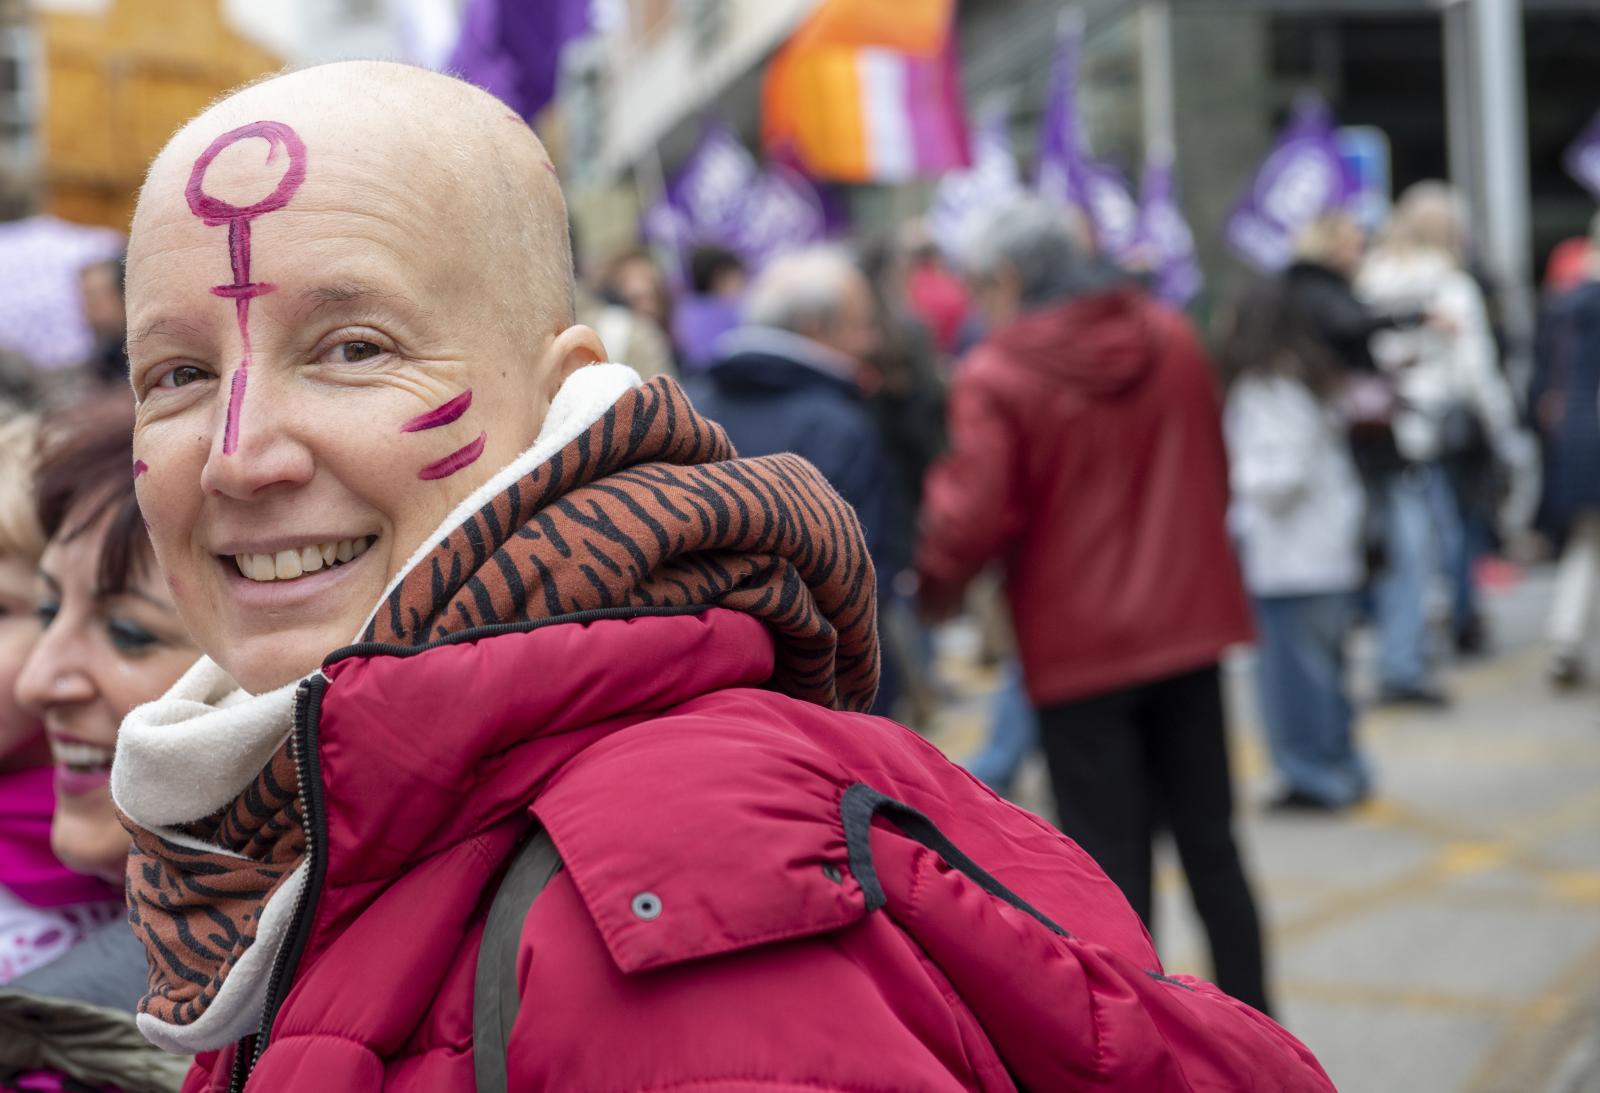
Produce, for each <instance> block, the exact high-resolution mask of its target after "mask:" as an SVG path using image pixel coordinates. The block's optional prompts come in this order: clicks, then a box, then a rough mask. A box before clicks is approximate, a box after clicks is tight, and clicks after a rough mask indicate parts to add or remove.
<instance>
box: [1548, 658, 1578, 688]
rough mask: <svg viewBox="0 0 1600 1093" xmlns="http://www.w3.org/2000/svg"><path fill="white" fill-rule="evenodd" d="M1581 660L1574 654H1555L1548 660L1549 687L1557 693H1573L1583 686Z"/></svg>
mask: <svg viewBox="0 0 1600 1093" xmlns="http://www.w3.org/2000/svg"><path fill="white" fill-rule="evenodd" d="M1583 677H1584V671H1583V658H1581V657H1579V656H1578V655H1577V654H1576V653H1557V654H1556V655H1555V656H1554V657H1552V658H1551V660H1550V685H1551V686H1552V687H1554V688H1555V689H1556V690H1558V691H1574V690H1577V689H1578V688H1579V687H1581V686H1582V685H1583Z"/></svg>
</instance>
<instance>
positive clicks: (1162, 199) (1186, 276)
mask: <svg viewBox="0 0 1600 1093" xmlns="http://www.w3.org/2000/svg"><path fill="white" fill-rule="evenodd" d="M1172 170H1173V165H1172V156H1171V154H1170V153H1165V152H1163V153H1160V154H1157V155H1152V156H1150V157H1148V158H1147V159H1146V160H1145V164H1144V178H1143V180H1142V184H1141V187H1140V189H1141V191H1142V192H1141V194H1140V204H1141V208H1140V210H1139V243H1138V250H1139V252H1140V256H1141V258H1142V259H1143V261H1144V263H1145V265H1146V266H1147V267H1148V269H1149V270H1150V272H1151V274H1152V275H1153V276H1154V278H1155V290H1156V295H1157V296H1160V297H1161V298H1162V299H1163V300H1166V301H1167V302H1168V303H1171V304H1176V305H1177V306H1179V307H1182V306H1183V305H1184V304H1187V303H1188V302H1189V301H1190V300H1192V299H1194V298H1195V296H1196V295H1197V294H1198V293H1199V291H1200V288H1201V286H1202V285H1203V284H1204V283H1205V280H1204V278H1203V277H1202V276H1201V273H1200V266H1199V263H1197V262H1196V261H1195V254H1194V234H1193V233H1192V232H1191V231H1190V230H1189V225H1188V223H1187V222H1186V221H1185V220H1184V219H1183V210H1182V209H1180V208H1178V199H1177V195H1176V193H1175V192H1174V186H1173V179H1172Z"/></svg>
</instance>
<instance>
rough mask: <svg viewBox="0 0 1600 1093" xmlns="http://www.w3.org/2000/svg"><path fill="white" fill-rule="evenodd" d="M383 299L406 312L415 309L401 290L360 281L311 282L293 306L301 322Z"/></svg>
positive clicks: (384, 302) (388, 304)
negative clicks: (330, 310) (338, 308)
mask: <svg viewBox="0 0 1600 1093" xmlns="http://www.w3.org/2000/svg"><path fill="white" fill-rule="evenodd" d="M380 301H381V302H382V303H383V304H385V305H386V306H389V307H394V306H396V305H398V306H399V307H400V308H401V309H403V310H406V311H415V310H416V305H415V304H414V303H413V302H412V301H411V300H410V298H408V297H407V296H406V295H405V294H404V293H401V292H394V291H391V290H389V289H382V288H378V287H377V286H376V285H370V284H366V283H364V282H361V281H338V282H334V283H332V284H326V285H312V286H311V287H309V288H305V289H302V290H301V291H300V293H299V295H298V298H297V303H296V306H295V308H294V313H295V316H296V318H298V319H300V320H301V321H304V320H306V319H310V318H313V317H315V316H317V315H319V314H321V313H322V312H323V311H326V310H328V309H329V308H335V307H344V306H348V305H350V304H367V303H375V302H380Z"/></svg>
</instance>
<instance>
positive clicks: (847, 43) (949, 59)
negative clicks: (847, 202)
mask: <svg viewBox="0 0 1600 1093" xmlns="http://www.w3.org/2000/svg"><path fill="white" fill-rule="evenodd" d="M954 12H955V4H954V0H897V2H896V3H894V4H885V3H882V0H823V3H822V4H821V5H820V6H819V7H818V8H817V10H816V11H815V12H814V13H813V14H812V15H811V16H810V17H809V18H808V19H807V20H806V22H805V23H803V24H802V25H801V26H800V29H799V30H797V31H796V32H795V33H794V35H793V37H791V38H790V39H789V41H788V42H787V43H786V44H785V45H784V46H783V48H782V49H780V50H779V51H778V53H777V55H776V56H775V57H773V59H772V63H771V65H770V66H769V67H768V69H767V74H766V82H765V84H764V85H763V88H762V101H761V139H762V144H763V145H764V146H765V147H766V148H767V150H768V152H769V153H773V154H779V155H783V156H791V157H793V158H794V160H795V161H796V162H797V163H798V164H799V165H800V166H801V167H803V168H804V169H805V171H806V172H807V173H808V174H810V175H812V176H813V177H815V178H820V179H830V180H836V181H840V182H904V181H907V180H909V179H913V178H919V177H926V176H930V175H937V174H940V173H942V172H944V171H948V170H951V169H954V168H958V167H966V166H968V164H969V163H970V162H971V154H970V150H969V148H968V139H967V122H966V109H965V106H964V104H963V100H962V96H961V79H960V73H959V72H958V71H957V57H956V49H955V37H954V34H953V33H952V30H951V25H952V20H953V18H954Z"/></svg>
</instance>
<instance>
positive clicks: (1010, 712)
mask: <svg viewBox="0 0 1600 1093" xmlns="http://www.w3.org/2000/svg"><path fill="white" fill-rule="evenodd" d="M992 702H993V705H991V706H990V707H989V735H988V736H987V737H986V738H985V739H984V741H983V746H982V747H980V748H979V749H978V750H977V752H976V753H974V754H973V755H972V756H971V757H970V758H969V759H967V761H966V762H965V763H963V764H962V765H963V766H965V767H966V768H967V769H968V770H969V771H971V772H972V775H973V777H975V778H977V779H978V780H979V781H981V782H982V783H983V784H984V785H986V786H988V787H989V788H990V789H992V790H994V791H995V792H996V793H1000V794H1005V793H1009V792H1010V790H1011V784H1012V783H1013V782H1015V781H1016V779H1017V770H1018V768H1020V767H1021V766H1022V761H1023V760H1024V759H1026V758H1027V757H1028V753H1029V752H1031V751H1033V749H1034V748H1036V747H1038V745H1039V727H1038V720H1037V718H1036V716H1035V715H1034V712H1033V706H1032V704H1031V703H1029V701H1028V692H1027V691H1026V690H1024V689H1023V686H1022V667H1021V665H1019V664H1018V663H1017V662H1016V661H1015V660H1012V661H1010V662H1009V663H1008V664H1007V665H1006V667H1005V676H1004V678H1003V679H1002V681H1001V684H1000V689H999V690H998V691H996V692H995V693H994V698H993V700H992Z"/></svg>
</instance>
